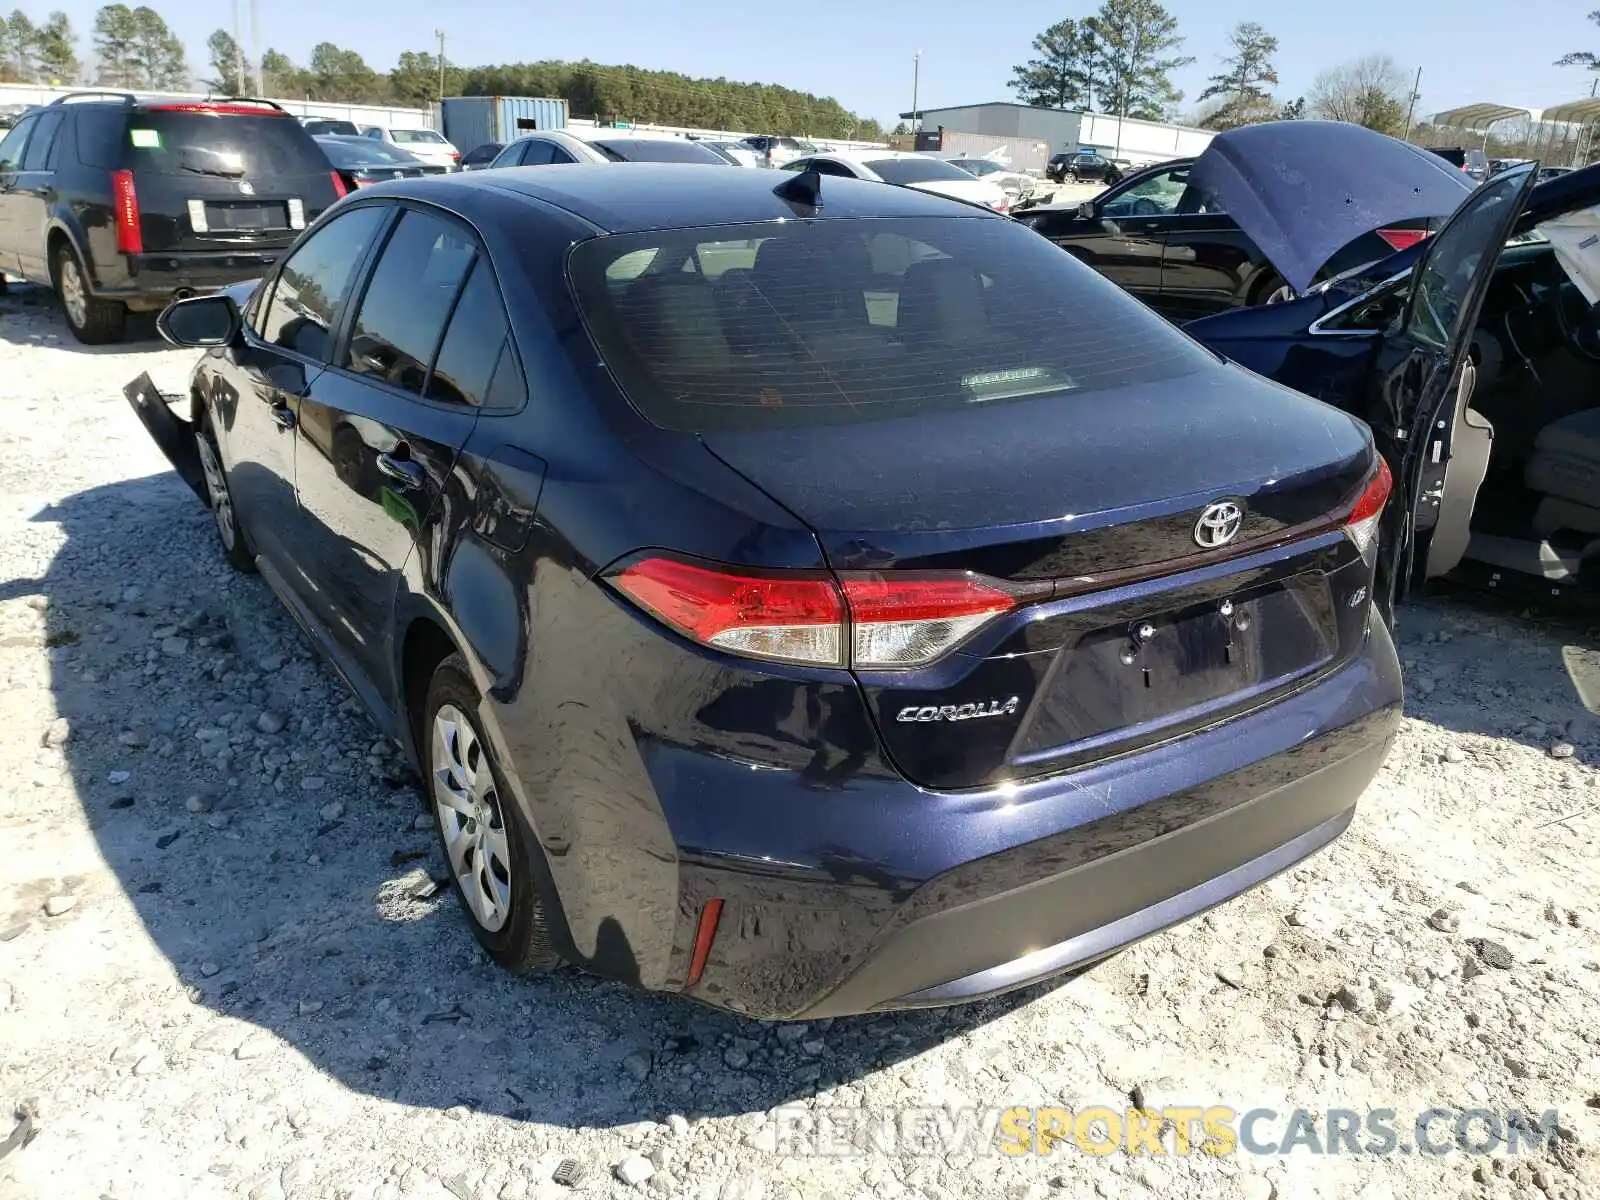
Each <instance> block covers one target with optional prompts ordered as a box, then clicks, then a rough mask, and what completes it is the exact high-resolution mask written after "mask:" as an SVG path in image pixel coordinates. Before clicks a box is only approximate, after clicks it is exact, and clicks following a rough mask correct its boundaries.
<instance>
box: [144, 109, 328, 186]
mask: <svg viewBox="0 0 1600 1200" xmlns="http://www.w3.org/2000/svg"><path fill="white" fill-rule="evenodd" d="M127 126H128V133H127V138H126V141H125V142H124V147H125V156H124V158H123V161H122V162H121V163H120V164H118V165H121V166H125V167H129V168H131V169H132V170H135V171H141V172H149V173H152V174H157V175H188V174H198V175H221V176H224V177H248V178H252V179H261V178H271V177H274V176H280V175H326V174H327V171H328V163H327V160H326V159H325V158H324V157H323V154H322V151H321V150H320V149H318V147H317V144H316V143H315V142H314V141H312V140H311V135H310V134H309V133H307V132H306V131H305V130H304V129H303V128H301V126H300V125H299V123H298V122H296V121H294V120H293V119H292V118H290V117H271V116H259V117H258V116H254V115H242V114H215V113H193V112H167V111H161V110H154V111H150V112H134V113H131V114H129V116H128V118H127ZM352 132H353V129H352Z"/></svg>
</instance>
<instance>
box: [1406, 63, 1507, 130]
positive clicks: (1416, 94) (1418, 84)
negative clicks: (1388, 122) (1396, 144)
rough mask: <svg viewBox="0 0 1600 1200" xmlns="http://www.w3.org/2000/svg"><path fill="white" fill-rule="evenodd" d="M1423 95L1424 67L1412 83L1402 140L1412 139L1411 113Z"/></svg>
mask: <svg viewBox="0 0 1600 1200" xmlns="http://www.w3.org/2000/svg"><path fill="white" fill-rule="evenodd" d="M1421 96H1422V68H1421V67H1418V68H1417V77H1416V79H1415V80H1414V81H1412V84H1411V102H1410V103H1409V104H1407V105H1406V131H1405V132H1404V133H1402V134H1401V135H1400V140H1401V141H1402V142H1405V141H1410V140H1411V114H1412V113H1414V112H1416V111H1417V100H1418V99H1419V98H1420V97H1421ZM1488 140H1489V138H1488V134H1485V135H1484V142H1485V144H1487V143H1488Z"/></svg>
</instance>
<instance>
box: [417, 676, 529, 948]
mask: <svg viewBox="0 0 1600 1200" xmlns="http://www.w3.org/2000/svg"><path fill="white" fill-rule="evenodd" d="M478 705H479V697H478V690H477V688H475V687H474V686H473V683H472V679H471V677H470V676H469V675H468V674H467V669H466V663H465V662H464V661H463V660H462V658H461V656H460V655H459V654H452V655H450V657H448V658H446V659H445V660H444V661H443V662H442V663H440V664H439V666H438V667H437V669H435V671H434V673H433V679H432V681H431V682H430V683H429V684H428V698H427V702H426V704H425V705H424V706H423V714H422V716H423V720H422V725H421V727H420V729H419V734H420V737H419V738H418V743H419V744H418V747H417V748H418V754H419V757H420V758H421V759H422V762H423V766H424V769H425V771H426V776H425V786H426V789H427V793H428V806H429V808H430V809H431V810H432V812H433V823H434V829H435V831H436V832H437V833H438V835H439V848H440V850H441V851H442V852H443V854H444V859H445V862H446V864H447V865H448V867H449V870H450V878H451V881H452V883H453V884H454V887H455V893H456V899H457V900H458V901H459V902H460V904H461V908H462V911H463V912H465V913H466V916H467V923H468V924H469V925H471V926H472V933H473V936H474V937H476V938H477V939H478V944H479V945H480V946H482V947H483V948H484V950H485V951H487V952H488V954H489V956H490V957H491V958H493V959H494V960H495V962H497V963H499V964H500V965H501V966H502V967H505V968H506V969H507V970H510V971H515V972H517V973H519V974H532V973H535V972H539V971H546V970H549V969H550V968H552V967H554V966H556V965H558V964H559V963H560V961H561V959H560V956H559V955H558V954H557V953H556V952H555V949H554V948H553V947H552V945H551V941H550V928H549V924H548V922H547V920H546V914H545V907H544V902H543V900H542V899H541V898H540V896H539V887H538V881H537V879H536V878H535V875H534V862H535V855H534V854H533V852H532V850H533V846H534V837H533V833H532V831H531V830H530V829H529V828H528V827H527V825H526V823H525V822H524V820H523V817H522V813H521V811H520V810H519V809H518V807H517V804H516V801H515V800H513V799H512V798H511V794H510V791H509V790H508V789H507V788H506V785H505V777H504V775H503V774H502V773H501V771H500V767H499V764H498V763H497V762H496V761H495V757H494V751H493V750H492V749H491V748H490V745H489V742H488V740H487V739H486V738H485V737H484V736H483V728H482V726H481V725H480V723H479V719H478Z"/></svg>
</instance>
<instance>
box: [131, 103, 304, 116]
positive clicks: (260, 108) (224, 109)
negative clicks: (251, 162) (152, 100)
mask: <svg viewBox="0 0 1600 1200" xmlns="http://www.w3.org/2000/svg"><path fill="white" fill-rule="evenodd" d="M145 111H146V112H182V113H215V114H217V115H218V116H225V117H284V118H287V117H288V116H289V114H288V113H286V112H283V111H281V110H279V109H276V108H269V107H268V106H267V105H265V104H208V103H206V102H205V101H190V102H188V103H181V104H150V105H147V106H146V107H145Z"/></svg>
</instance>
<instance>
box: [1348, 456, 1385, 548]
mask: <svg viewBox="0 0 1600 1200" xmlns="http://www.w3.org/2000/svg"><path fill="white" fill-rule="evenodd" d="M1393 490H1394V476H1392V475H1391V474H1390V473H1389V464H1388V463H1387V462H1385V461H1384V460H1383V458H1382V457H1381V456H1380V457H1379V459H1378V469H1377V470H1376V471H1374V472H1373V473H1372V478H1371V479H1369V480H1367V485H1366V487H1364V488H1362V489H1361V494H1360V495H1359V496H1357V497H1356V502H1355V505H1354V507H1352V508H1351V509H1350V515H1349V516H1347V517H1345V519H1344V532H1345V536H1346V537H1348V538H1349V539H1350V540H1351V541H1352V542H1354V543H1355V546H1356V549H1357V550H1359V551H1361V556H1362V557H1363V558H1366V557H1368V552H1369V551H1370V550H1371V549H1372V547H1373V546H1374V545H1376V544H1377V541H1378V521H1379V519H1380V518H1381V517H1382V516H1383V506H1384V505H1385V504H1387V503H1388V502H1389V493H1390V492H1392V491H1393Z"/></svg>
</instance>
